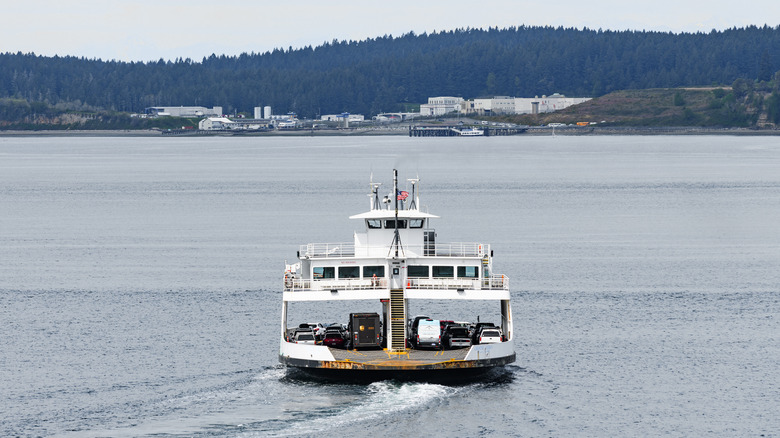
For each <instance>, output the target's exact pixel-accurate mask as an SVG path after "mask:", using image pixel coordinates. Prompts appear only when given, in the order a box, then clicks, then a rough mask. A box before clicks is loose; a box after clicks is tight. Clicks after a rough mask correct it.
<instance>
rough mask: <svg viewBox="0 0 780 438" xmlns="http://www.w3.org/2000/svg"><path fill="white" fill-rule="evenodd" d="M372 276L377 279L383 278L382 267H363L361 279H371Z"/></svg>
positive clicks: (383, 270) (383, 271)
mask: <svg viewBox="0 0 780 438" xmlns="http://www.w3.org/2000/svg"><path fill="white" fill-rule="evenodd" d="M374 275H376V276H377V277H384V276H385V267H384V266H363V278H372V277H373V276H374Z"/></svg>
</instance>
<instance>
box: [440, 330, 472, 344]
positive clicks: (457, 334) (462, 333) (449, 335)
mask: <svg viewBox="0 0 780 438" xmlns="http://www.w3.org/2000/svg"><path fill="white" fill-rule="evenodd" d="M441 343H442V345H443V346H444V348H447V349H453V348H465V347H471V338H470V337H469V329H467V328H466V327H459V326H457V325H452V324H451V325H448V326H447V327H446V328H445V329H444V333H442V335H441Z"/></svg>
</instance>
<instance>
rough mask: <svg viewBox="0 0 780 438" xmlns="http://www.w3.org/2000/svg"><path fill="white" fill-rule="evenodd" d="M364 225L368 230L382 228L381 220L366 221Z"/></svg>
mask: <svg viewBox="0 0 780 438" xmlns="http://www.w3.org/2000/svg"><path fill="white" fill-rule="evenodd" d="M366 225H367V226H368V228H372V229H374V228H382V220H381V219H366Z"/></svg>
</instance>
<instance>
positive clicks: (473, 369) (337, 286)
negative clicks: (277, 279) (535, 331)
mask: <svg viewBox="0 0 780 438" xmlns="http://www.w3.org/2000/svg"><path fill="white" fill-rule="evenodd" d="M409 183H410V184H411V194H410V193H408V192H406V191H399V190H398V183H397V172H396V171H394V174H393V191H392V192H391V193H390V195H388V196H385V197H382V198H380V195H379V186H380V184H377V183H373V182H372V183H371V185H370V187H371V194H370V196H371V202H370V209H369V211H367V212H365V213H361V214H357V215H354V216H351V217H350V219H355V220H359V221H361V222H362V224H363V225H364V227H365V229H364V231H363V232H356V233H355V235H354V239H353V242H347V243H309V244H307V245H302V246H301V247H300V250H299V251H298V259H299V260H298V261H297V262H296V263H293V264H288V265H286V269H285V274H284V289H283V290H284V291H283V294H282V321H281V330H280V349H279V360H280V362H282V363H284V364H286V365H287V366H288V367H290V368H295V369H300V370H304V371H307V372H310V373H312V374H318V375H326V376H329V377H337V378H346V379H353V378H354V379H363V378H369V379H374V378H377V379H378V378H397V379H407V378H411V379H435V378H439V377H446V378H455V379H460V378H463V377H467V376H470V375H477V374H481V373H484V372H485V371H488V370H490V369H493V368H495V367H500V366H503V365H506V364H508V363H512V362H514V360H515V351H514V347H513V345H514V341H513V333H512V331H513V327H512V310H511V305H510V291H509V279H508V278H507V277H506V276H505V275H501V274H496V273H494V272H493V269H492V268H493V253H492V250H491V249H490V245H488V244H482V243H446V244H442V243H439V242H438V241H437V240H436V232H435V230H434V229H433V228H431V226H430V220H431V219H434V218H437V216H434V215H432V214H429V213H427V212H424V211H422V210H421V209H420V208H419V205H420V201H419V196H418V194H417V189H418V187H417V185H418V183H419V180H417V179H412V180H409ZM360 300H369V301H375V302H376V309H375V312H376V313H375V314H373V316H372V314H365V313H360V314H357V313H356V312H365V311H366V309H365V308H351V307H349V306H350V304H353V305H354V303H356V302H357V301H360ZM441 300H457V301H458V302H460V303H463V305H464V306H468V303H473V302H475V301H492V302H495V303H496V308H495V310H496V315H497V321H495V324H487V323H484V322H483V323H481V324H476V323H474V322H471V324H468V323H459V325H460V326H463V327H469V326H470V327H469V329H470V330H472V333H470V336H471V338H472V339H474V341H475V342H474V343H475V344H476V345H471V346H469V347H467V348H452V349H449V348H445V347H446V346H445V345H444V344H442V342H441V338H440V339H439V342H438V343H436V342H435V339H434V343H433V344H432V345H434V346H436V348H435V349H433V350H425V349H423V348H422V347H421V345H422V343H420V345H417V342H416V341H415V336H414V334H415V327H413V326H412V322H411V319H412V318H411V316H412V315H408V314H407V312H408V309H409V307H410V304H416V303H422V302H431V301H438V302H441ZM318 301H320V302H323V301H327V302H343V304H344V305H345V313H344V319H345V320H346V319H347V315H348V314H349V324H348V326H349V327H348V329H347V330H345V331H346V336H345V339H344V341H345V345H343V346H341V345H339V346H333V344H330V346H328V345H323V344H322V343H316V344H314V345H312V344H310V343H296V342H295V340H296V337H297V336H296V331H298V330H307V328H305V324H293V325H288V310H289V307H290V306H291V305H293V304H294V303H299V302H318ZM364 302H365V301H364ZM361 305H364V304H361ZM369 310H374V309H369ZM353 313H354V315H353ZM438 316H441V317H445V316H446V315H437V316H434V317H431V318H429V319H433V320H435V321H440V327H441V329H442V330H445V329H447V327H448V326H449V325H456V323H454V322H452V321H446V322H445V321H443V318H442V319H438V318H437V317H438ZM434 318H437V319H434ZM375 321H376V322H379V324H374V322H375ZM299 322H301V323H304V322H305V321H299ZM426 324H432V323H426ZM437 324H438V323H437ZM299 325H303V326H304V328H297V327H299ZM491 325H493V327H492V328H491V327H490V326H491ZM333 330H334V331H338V330H339V329H337V328H333ZM447 330H454V329H447ZM475 330H476V332H474V331H475ZM480 332H484V334H485V335H486V337H485V338H484V340H485V342H487V340H488V339H491V343H479V339H481V338H480ZM446 333H448V334H449V331H447V332H446ZM491 334H492V335H493V336H495V335H498V337H491V338H488V337H487V336H489V335H491ZM338 347H341V348H338ZM416 347H419V348H416Z"/></svg>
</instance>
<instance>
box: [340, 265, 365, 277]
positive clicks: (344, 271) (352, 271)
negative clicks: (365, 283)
mask: <svg viewBox="0 0 780 438" xmlns="http://www.w3.org/2000/svg"><path fill="white" fill-rule="evenodd" d="M339 278H360V266H339Z"/></svg>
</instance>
